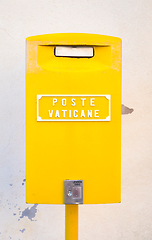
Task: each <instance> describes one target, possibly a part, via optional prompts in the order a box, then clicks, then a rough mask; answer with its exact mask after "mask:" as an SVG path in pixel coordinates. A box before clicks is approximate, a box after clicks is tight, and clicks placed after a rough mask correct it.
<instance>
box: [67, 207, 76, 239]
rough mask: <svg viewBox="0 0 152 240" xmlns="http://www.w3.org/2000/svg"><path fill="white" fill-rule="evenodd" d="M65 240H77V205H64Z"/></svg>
mask: <svg viewBox="0 0 152 240" xmlns="http://www.w3.org/2000/svg"><path fill="white" fill-rule="evenodd" d="M65 240H78V204H66V205H65Z"/></svg>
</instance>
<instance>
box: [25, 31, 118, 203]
mask: <svg viewBox="0 0 152 240" xmlns="http://www.w3.org/2000/svg"><path fill="white" fill-rule="evenodd" d="M70 181H72V183H71V182H70ZM66 184H67V185H66ZM71 184H72V185H71ZM66 187H67V190H66V191H67V192H65V188H66ZM71 188H72V189H73V190H72V192H71ZM66 194H67V195H66ZM71 194H73V196H75V197H74V199H75V201H74V202H73V203H83V204H102V203H118V202H120V201H121V39H120V38H116V37H110V36H103V35H97V34H77V33H66V34H47V35H40V36H34V37H28V38H27V70H26V202H27V203H46V204H64V203H65V202H66V201H67V202H66V203H67V204H68V203H71V202H68V199H67V200H65V199H66V196H68V197H71ZM68 197H67V198H68ZM80 199H81V201H79V200H80Z"/></svg>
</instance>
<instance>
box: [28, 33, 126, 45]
mask: <svg viewBox="0 0 152 240" xmlns="http://www.w3.org/2000/svg"><path fill="white" fill-rule="evenodd" d="M26 40H27V41H36V42H39V43H40V44H42V45H43V43H44V45H47V44H48V45H103V44H105V45H108V44H112V43H116V42H119V43H121V42H122V40H121V38H118V37H112V36H107V35H100V34H90V33H53V34H43V35H36V36H31V37H27V38H26Z"/></svg>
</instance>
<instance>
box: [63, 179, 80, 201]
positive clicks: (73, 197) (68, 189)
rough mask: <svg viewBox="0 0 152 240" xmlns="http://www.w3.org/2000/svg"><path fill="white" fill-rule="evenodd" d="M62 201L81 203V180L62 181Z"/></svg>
mask: <svg viewBox="0 0 152 240" xmlns="http://www.w3.org/2000/svg"><path fill="white" fill-rule="evenodd" d="M64 203H65V204H83V180H65V181H64Z"/></svg>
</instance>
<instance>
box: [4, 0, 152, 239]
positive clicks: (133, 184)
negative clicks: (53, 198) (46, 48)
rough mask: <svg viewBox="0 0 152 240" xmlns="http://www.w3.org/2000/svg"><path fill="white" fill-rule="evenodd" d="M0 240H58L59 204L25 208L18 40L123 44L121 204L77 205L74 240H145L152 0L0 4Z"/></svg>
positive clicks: (21, 45)
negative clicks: (59, 35) (66, 37)
mask: <svg viewBox="0 0 152 240" xmlns="http://www.w3.org/2000/svg"><path fill="white" fill-rule="evenodd" d="M0 6H1V8H0V18H1V20H0V36H1V37H0V49H1V51H0V59H1V63H0V76H1V79H0V201H1V202H0V204H1V207H0V215H1V216H0V239H2V240H7V239H14V240H19V239H20V240H24V239H28V240H33V239H34V240H42V239H44V240H47V239H48V240H49V239H53V240H59V239H64V206H56V205H55V206H54V205H27V204H25V182H24V179H25V146H24V144H25V143H24V125H25V122H24V97H25V94H24V92H25V80H24V78H25V38H26V37H27V36H32V35H37V34H45V33H55V32H84V33H99V34H105V35H111V36H116V37H121V38H122V40H123V101H122V103H123V104H124V105H125V106H127V107H129V108H133V109H134V111H133V112H132V113H131V114H127V112H128V111H129V110H127V108H125V107H124V108H123V113H126V114H124V115H123V116H122V203H121V204H114V205H110V204H109V205H83V206H80V215H79V219H80V228H79V239H80V240H82V239H83V240H92V239H93V240H100V239H102V240H135V239H136V240H145V239H146V240H150V239H152V160H151V159H152V147H151V144H152V130H151V129H152V121H151V117H152V108H151V102H152V31H151V23H152V1H151V0H138V1H137V0H136V1H130V0H125V1H122V0H106V1H102V0H71V1H70V0H56V1H55V0H43V1H42V0H39V1H38V0H37V1H36V0H24V1H23V0H22V1H21V0H11V1H10V0H1V1H0Z"/></svg>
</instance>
